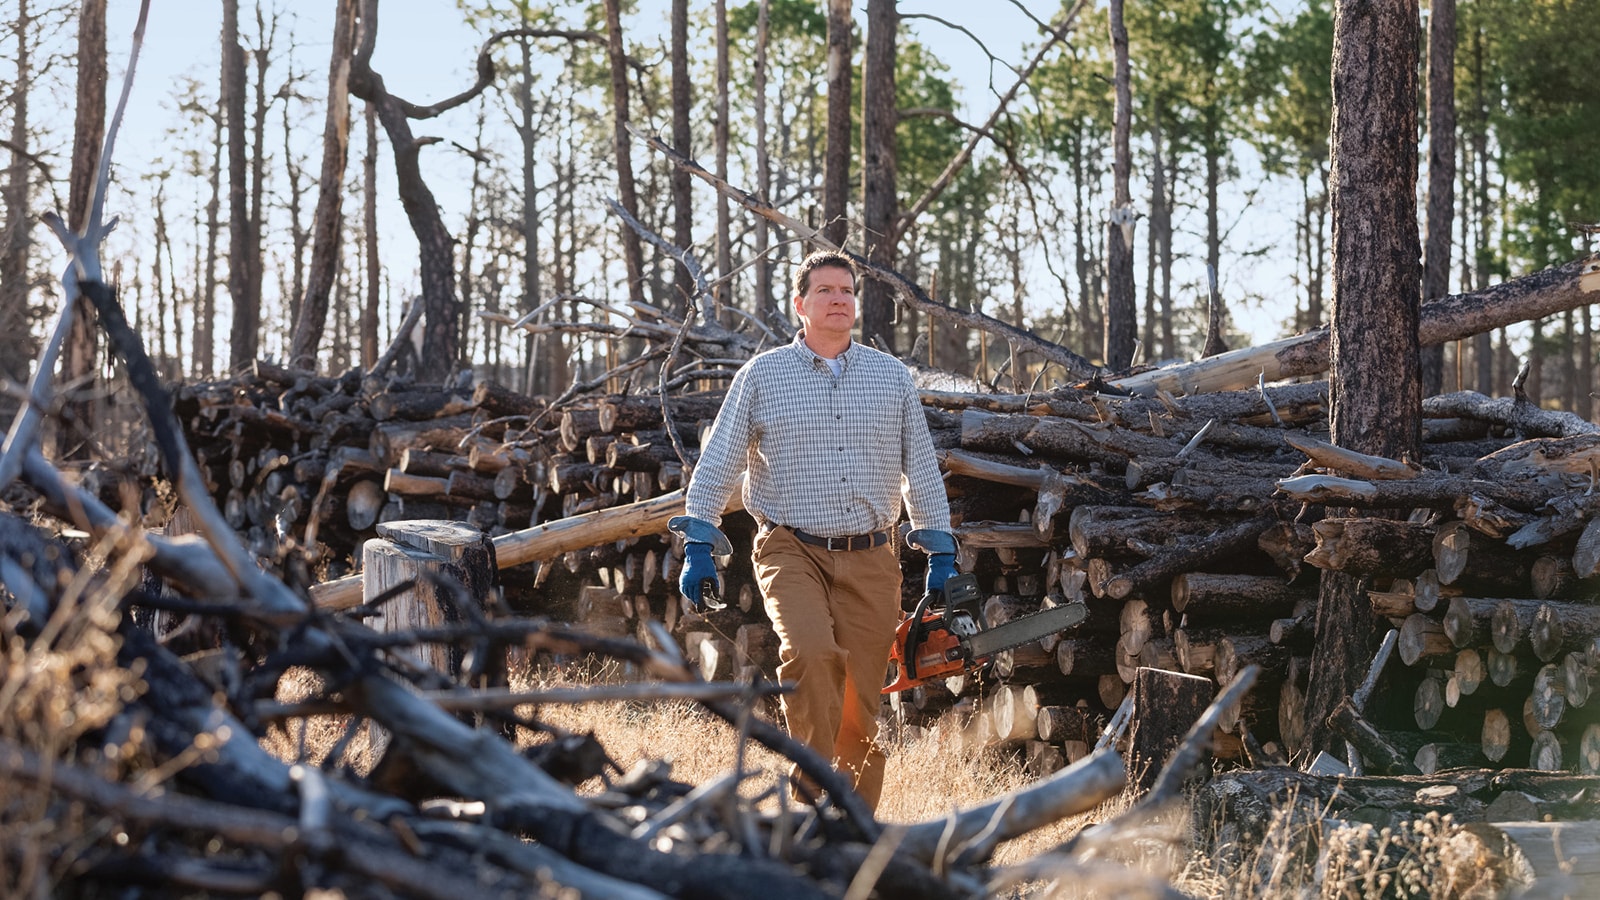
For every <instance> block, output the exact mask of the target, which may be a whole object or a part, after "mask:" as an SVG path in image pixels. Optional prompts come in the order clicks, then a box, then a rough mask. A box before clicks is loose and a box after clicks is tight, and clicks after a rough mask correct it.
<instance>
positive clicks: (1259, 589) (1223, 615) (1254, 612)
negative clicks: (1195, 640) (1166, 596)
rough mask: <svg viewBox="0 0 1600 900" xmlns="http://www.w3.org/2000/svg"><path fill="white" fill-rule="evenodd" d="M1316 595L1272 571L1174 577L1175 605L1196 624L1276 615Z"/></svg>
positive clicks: (1260, 618) (1176, 610) (1250, 619)
mask: <svg viewBox="0 0 1600 900" xmlns="http://www.w3.org/2000/svg"><path fill="white" fill-rule="evenodd" d="M1315 596H1316V592H1315V591H1314V590H1312V589H1311V588H1310V587H1309V586H1303V585H1297V584H1295V583H1293V582H1290V581H1287V580H1286V579H1284V578H1282V577H1277V576H1271V575H1241V574H1227V573H1222V574H1218V573H1210V572H1184V573H1181V574H1179V575H1177V576H1176V577H1174V578H1173V579H1172V609H1173V611H1174V612H1180V613H1183V614H1184V616H1185V617H1186V619H1187V620H1188V621H1189V622H1191V623H1193V624H1219V623H1231V622H1247V621H1255V622H1259V621H1261V620H1262V619H1269V618H1277V617H1279V616H1284V615H1289V614H1291V613H1293V612H1294V610H1295V607H1296V605H1297V604H1299V603H1302V602H1305V601H1307V600H1312V599H1314V598H1315Z"/></svg>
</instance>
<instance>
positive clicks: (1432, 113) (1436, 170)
mask: <svg viewBox="0 0 1600 900" xmlns="http://www.w3.org/2000/svg"><path fill="white" fill-rule="evenodd" d="M1455 67H1456V0H1432V4H1431V5H1430V7H1429V15H1428V240H1427V247H1426V253H1427V255H1426V257H1425V261H1424V263H1423V269H1422V295H1421V298H1422V302H1424V303H1426V302H1428V301H1429V300H1432V299H1433V298H1435V297H1443V296H1444V295H1445V294H1447V293H1449V291H1450V237H1451V232H1452V230H1453V226H1454V225H1455V217H1454V213H1455V206H1456V196H1455V186H1456V76H1455ZM1443 389H1444V345H1443V344H1438V345H1435V346H1432V347H1428V348H1427V349H1425V350H1424V351H1423V353H1422V396H1424V397H1431V396H1433V395H1434V394H1437V393H1439V392H1441V391H1442V390H1443Z"/></svg>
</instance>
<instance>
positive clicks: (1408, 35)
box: [1306, 4, 1422, 749]
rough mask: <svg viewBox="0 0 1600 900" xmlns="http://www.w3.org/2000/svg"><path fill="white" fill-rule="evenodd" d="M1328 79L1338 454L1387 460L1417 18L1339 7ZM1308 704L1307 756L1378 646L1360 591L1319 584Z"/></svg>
mask: <svg viewBox="0 0 1600 900" xmlns="http://www.w3.org/2000/svg"><path fill="white" fill-rule="evenodd" d="M1334 28H1335V36H1334V67H1333V93H1334V112H1333V244H1334V250H1333V277H1334V292H1333V329H1332V332H1333V342H1332V351H1331V354H1330V358H1331V361H1332V377H1331V378H1330V393H1331V394H1332V396H1333V408H1332V410H1331V411H1330V415H1329V419H1330V426H1331V431H1332V435H1333V442H1334V443H1335V444H1338V445H1339V446H1341V447H1345V448H1348V449H1351V450H1356V451H1359V452H1362V453H1368V454H1373V455H1377V456H1385V457H1388V458H1390V459H1404V458H1408V457H1410V458H1414V457H1415V456H1416V455H1417V452H1418V450H1419V447H1420V444H1421V431H1420V429H1419V424H1418V423H1419V421H1420V417H1421V403H1422V397H1421V383H1420V379H1419V373H1418V357H1417V349H1418V338H1417V323H1418V308H1417V292H1418V290H1419V289H1420V287H1421V284H1420V282H1421V272H1420V271H1419V266H1418V263H1417V260H1418V258H1419V256H1420V255H1421V254H1420V248H1419V246H1418V240H1417V225H1416V171H1417V143H1416V130H1417V124H1416V115H1417V71H1416V69H1417V31H1418V13H1417V10H1416V8H1415V7H1413V6H1405V5H1403V4H1373V5H1353V4H1341V5H1340V6H1339V7H1338V11H1337V13H1336V18H1335V25H1334ZM1316 622H1317V630H1316V634H1317V639H1316V649H1315V651H1314V653H1313V656H1312V661H1311V682H1310V694H1309V696H1308V697H1307V703H1306V708H1307V714H1308V721H1307V725H1308V728H1309V732H1308V736H1309V738H1310V741H1311V746H1312V747H1313V748H1319V749H1328V748H1331V747H1332V745H1333V743H1334V740H1333V735H1332V734H1331V733H1330V732H1329V729H1328V725H1327V722H1328V717H1329V716H1330V715H1331V714H1332V712H1333V710H1334V708H1335V707H1337V705H1338V703H1339V701H1340V700H1341V699H1343V698H1344V697H1346V696H1349V695H1351V694H1352V693H1354V692H1355V689H1356V687H1357V684H1356V682H1357V680H1358V679H1359V677H1360V673H1361V672H1362V671H1364V668H1365V663H1366V661H1367V660H1368V659H1369V658H1370V657H1371V655H1372V650H1373V648H1374V646H1375V645H1376V638H1377V629H1376V623H1375V622H1374V621H1373V617H1372V612H1371V607H1370V606H1369V605H1368V604H1367V603H1366V598H1365V596H1364V594H1363V593H1362V592H1361V591H1360V590H1359V582H1358V581H1357V579H1354V578H1352V577H1351V576H1348V575H1345V574H1343V573H1334V572H1327V573H1324V575H1323V583H1322V595H1321V597H1320V598H1319V599H1318V602H1317V617H1316Z"/></svg>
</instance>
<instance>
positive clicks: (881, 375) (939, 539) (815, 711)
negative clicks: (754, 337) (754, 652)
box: [668, 252, 956, 810]
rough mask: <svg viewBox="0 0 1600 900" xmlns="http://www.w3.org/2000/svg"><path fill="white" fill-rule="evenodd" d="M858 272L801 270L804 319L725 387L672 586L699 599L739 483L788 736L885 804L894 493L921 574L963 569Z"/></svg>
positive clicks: (840, 260)
mask: <svg viewBox="0 0 1600 900" xmlns="http://www.w3.org/2000/svg"><path fill="white" fill-rule="evenodd" d="M856 280H857V276H856V269H855V265H854V264H853V263H852V262H851V260H850V258H849V257H847V256H844V255H843V254H839V253H832V252H819V253H813V254H811V255H810V256H808V257H807V258H806V259H805V260H804V261H803V262H802V263H801V264H800V268H799V269H798V270H797V271H796V273H795V277H794V306H795V313H796V315H797V316H799V318H800V322H801V324H802V326H803V327H802V329H801V330H800V333H799V334H797V335H796V336H795V339H794V341H793V342H792V343H790V344H788V345H785V346H783V347H779V348H776V349H773V350H769V351H767V352H765V353H762V354H760V355H758V356H756V357H755V358H754V359H751V360H750V361H749V362H748V363H747V364H746V365H745V366H744V368H742V369H740V370H739V372H738V374H737V375H736V376H735V377H734V379H733V383H732V384H731V385H730V386H729V388H728V395H727V398H726V399H725V400H724V401H723V405H722V410H721V412H719V413H718V415H717V420H716V423H715V425H714V426H713V427H712V429H711V433H710V435H709V437H708V438H707V440H706V442H705V444H704V446H702V447H701V451H700V461H699V463H698V465H697V466H696V467H695V470H694V474H693V477H692V479H691V480H690V483H689V489H688V494H687V498H686V503H685V510H684V511H685V513H686V515H683V516H679V517H677V518H674V519H673V520H672V521H671V522H670V523H669V524H668V527H669V528H670V529H671V530H672V531H673V532H674V533H675V534H678V535H679V536H681V537H682V538H683V539H684V541H685V546H684V568H683V574H682V577H681V579H680V581H679V589H680V590H681V591H682V592H683V595H684V596H685V597H687V598H688V599H689V600H690V602H692V603H694V604H695V605H696V606H699V605H700V604H701V603H702V599H703V598H702V586H703V585H704V584H706V583H707V582H715V581H716V580H717V569H716V564H715V563H714V562H713V560H712V556H713V555H714V554H715V555H727V554H728V553H731V552H732V545H731V544H730V543H729V542H728V539H727V537H726V536H724V535H723V534H722V532H721V531H720V530H718V527H717V526H719V525H720V524H721V521H722V519H721V511H722V510H723V509H724V508H725V506H726V504H727V500H728V497H729V494H731V493H732V491H733V488H734V486H735V485H736V484H737V483H738V479H739V476H740V475H741V474H744V475H745V476H746V478H745V482H744V485H745V486H744V505H745V509H746V510H748V511H749V512H750V514H751V515H752V516H753V517H754V518H755V520H756V522H757V524H758V525H759V526H760V530H759V532H758V533H757V536H756V539H755V544H754V552H753V554H752V560H753V562H754V564H755V575H756V580H757V581H758V582H759V583H760V585H761V592H762V596H763V601H764V603H765V605H766V610H767V615H768V617H769V618H771V620H772V624H773V629H774V630H775V631H776V632H777V635H778V638H779V658H780V660H781V664H780V665H779V667H778V678H779V679H780V680H783V681H788V682H793V683H794V691H793V692H792V693H790V694H788V695H786V696H785V697H784V698H783V710H784V717H785V719H786V720H787V723H788V728H789V733H790V734H791V735H793V736H794V737H795V738H796V739H798V740H800V741H802V742H804V743H805V744H806V745H807V746H809V747H811V748H812V749H813V750H816V751H817V752H818V753H820V754H821V755H822V756H823V757H824V758H827V759H831V760H832V761H833V763H834V765H835V766H836V767H837V768H838V769H839V770H840V771H841V772H842V773H844V774H845V775H846V776H848V777H850V778H852V779H853V781H854V784H855V787H856V790H857V791H859V792H860V794H861V796H862V797H863V798H864V799H865V800H866V801H867V804H868V806H870V807H871V808H873V809H874V810H875V809H876V808H877V804H878V798H879V795H880V794H881V793H882V789H883V769H884V754H883V751H882V750H881V749H880V748H879V747H878V745H877V742H876V737H877V730H878V729H877V714H878V705H879V700H880V691H881V689H882V687H883V681H884V676H885V674H886V671H887V669H888V652H889V645H890V642H891V641H892V640H893V638H894V629H895V626H896V625H897V624H898V622H899V619H900V582H901V578H900V563H899V554H898V552H897V550H896V548H895V544H894V541H893V539H892V534H891V532H892V530H893V528H894V525H895V523H896V522H898V521H899V519H900V511H901V502H902V500H903V501H904V504H905V508H906V510H907V512H908V513H909V515H910V518H911V525H912V528H913V530H912V531H911V533H910V534H909V535H908V537H907V542H908V543H909V544H911V546H913V547H917V548H918V549H920V550H923V551H924V552H926V553H927V554H928V576H927V579H928V585H929V586H930V587H937V588H939V589H943V586H944V582H945V580H946V579H947V578H949V577H951V576H953V575H955V574H956V571H955V553H956V543H955V537H954V536H953V535H952V534H951V532H950V505H949V501H948V500H947V499H946V497H945V492H944V483H943V481H942V480H941V479H940V475H939V465H938V460H937V458H936V457H935V456H934V452H933V441H932V439H931V438H930V437H929V434H928V425H927V420H926V419H925V418H924V416H923V411H922V403H921V401H920V400H919V398H918V396H917V390H916V386H915V385H914V384H913V383H912V380H911V374H910V372H909V371H908V370H907V369H906V367H905V364H904V363H902V362H900V361H899V360H897V359H895V358H894V357H893V356H890V355H888V354H886V353H882V352H880V351H877V350H874V349H872V348H870V347H864V346H862V345H860V344H857V343H855V342H853V341H852V340H851V332H852V330H853V328H854V327H855V322H856Z"/></svg>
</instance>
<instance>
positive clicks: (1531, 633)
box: [1528, 600, 1600, 662]
mask: <svg viewBox="0 0 1600 900" xmlns="http://www.w3.org/2000/svg"><path fill="white" fill-rule="evenodd" d="M1597 636H1600V607H1597V606H1590V605H1588V604H1583V603H1564V602H1561V601H1559V600H1546V601H1545V602H1543V603H1541V604H1539V607H1538V609H1536V610H1535V611H1534V614H1533V624H1532V625H1531V626H1530V628H1529V629H1528V642H1529V643H1530V644H1532V645H1533V655H1534V656H1537V657H1538V658H1539V659H1540V660H1541V661H1543V662H1550V661H1551V660H1553V659H1555V658H1556V657H1557V656H1559V655H1560V654H1561V653H1562V652H1563V651H1565V650H1576V649H1579V648H1582V647H1584V646H1587V645H1588V644H1589V643H1590V642H1591V641H1593V640H1594V639H1595V638H1596V637H1597Z"/></svg>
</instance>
